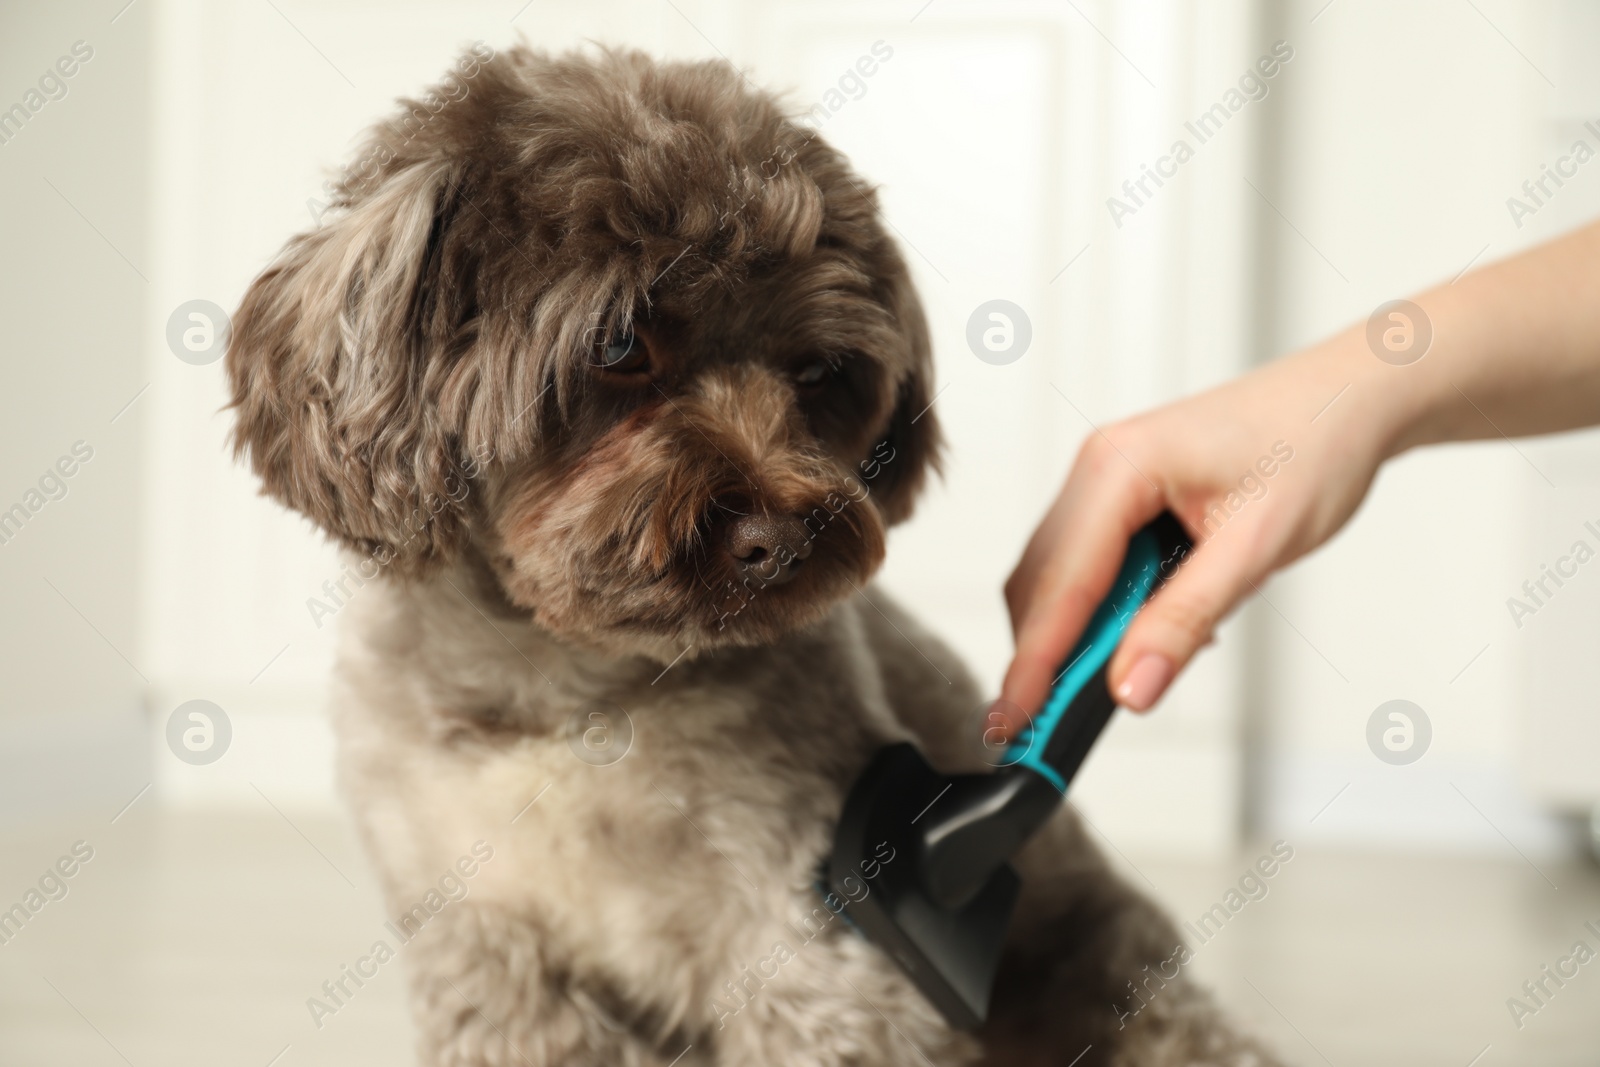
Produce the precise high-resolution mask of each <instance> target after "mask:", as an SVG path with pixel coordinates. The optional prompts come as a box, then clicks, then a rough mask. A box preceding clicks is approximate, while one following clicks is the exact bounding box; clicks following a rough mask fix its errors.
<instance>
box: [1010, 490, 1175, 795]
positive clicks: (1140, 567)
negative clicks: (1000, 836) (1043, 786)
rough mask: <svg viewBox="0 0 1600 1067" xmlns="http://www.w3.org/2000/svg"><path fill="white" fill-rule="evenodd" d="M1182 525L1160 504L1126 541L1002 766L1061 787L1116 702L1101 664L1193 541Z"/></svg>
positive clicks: (1080, 761)
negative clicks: (1109, 579)
mask: <svg viewBox="0 0 1600 1067" xmlns="http://www.w3.org/2000/svg"><path fill="white" fill-rule="evenodd" d="M1192 547H1193V546H1192V545H1191V543H1190V541H1189V537H1188V535H1187V534H1186V533H1185V532H1184V530H1183V526H1182V525H1181V524H1180V523H1179V522H1178V520H1177V519H1176V518H1174V517H1173V515H1172V513H1171V512H1162V513H1161V515H1160V516H1158V517H1157V518H1156V519H1155V520H1154V521H1153V522H1151V523H1149V524H1148V525H1146V526H1144V527H1143V528H1142V529H1140V530H1139V532H1138V533H1136V534H1134V535H1133V539H1132V540H1131V541H1129V542H1128V554H1127V555H1126V556H1125V557H1123V561H1122V569H1121V571H1119V572H1118V574H1117V578H1116V581H1115V582H1114V583H1112V586H1111V592H1109V593H1108V594H1106V598H1105V599H1104V600H1102V601H1101V602H1100V606H1099V607H1098V608H1096V609H1095V613H1094V615H1093V616H1091V617H1090V619H1089V624H1088V625H1087V626H1086V627H1084V631H1083V636H1082V637H1080V638H1079V639H1078V643H1077V645H1076V646H1074V647H1073V649H1072V652H1071V653H1070V654H1069V655H1068V656H1067V658H1066V661H1065V662H1064V663H1063V664H1062V667H1061V670H1060V671H1059V672H1058V673H1057V677H1056V680H1055V682H1054V684H1053V685H1051V687H1050V695H1049V696H1048V697H1047V698H1046V699H1045V703H1044V707H1043V708H1041V709H1040V711H1039V714H1038V715H1036V716H1035V717H1034V719H1033V722H1031V723H1030V724H1029V725H1028V726H1027V727H1026V728H1025V729H1024V730H1023V731H1022V732H1021V733H1019V734H1018V735H1017V736H1016V738H1015V739H1014V740H1013V741H1012V742H1011V744H1010V745H1008V746H1007V747H1006V750H1005V753H1004V755H1003V758H1002V761H1001V763H1002V766H1017V767H1026V768H1028V769H1029V770H1031V771H1033V772H1034V773H1036V774H1038V775H1039V776H1040V777H1042V778H1044V779H1045V780H1046V781H1048V782H1049V783H1050V784H1051V785H1053V786H1055V787H1056V791H1057V792H1060V793H1065V792H1066V791H1067V783H1068V782H1070V781H1071V780H1072V776H1073V775H1074V774H1076V773H1077V771H1078V767H1079V766H1080V765H1081V764H1082V763H1083V760H1084V757H1086V756H1087V755H1088V754H1089V749H1090V748H1091V747H1092V746H1093V744H1094V741H1095V739H1096V738H1097V737H1099V736H1100V731H1101V730H1103V729H1104V728H1105V725H1106V722H1107V721H1108V720H1109V719H1110V718H1111V713H1112V712H1113V711H1115V710H1116V702H1115V701H1114V700H1113V699H1112V697H1111V693H1110V691H1109V690H1108V688H1107V684H1106V677H1105V671H1106V666H1107V665H1108V664H1109V663H1110V662H1111V654H1112V653H1113V652H1115V651H1116V650H1117V646H1118V645H1119V644H1121V643H1122V638H1123V635H1124V634H1126V633H1127V631H1128V626H1129V624H1130V623H1132V622H1133V617H1134V615H1135V614H1137V613H1138V611H1139V609H1140V608H1142V607H1143V606H1144V605H1145V602H1146V601H1147V600H1149V599H1150V597H1151V595H1152V594H1154V593H1155V591H1156V590H1157V589H1159V588H1160V587H1161V586H1162V584H1163V583H1164V582H1165V581H1166V580H1167V578H1168V577H1170V576H1171V575H1172V574H1174V573H1176V571H1177V566H1178V563H1180V562H1181V561H1182V560H1183V558H1184V557H1185V556H1187V555H1188V553H1189V552H1190V551H1191V549H1192Z"/></svg>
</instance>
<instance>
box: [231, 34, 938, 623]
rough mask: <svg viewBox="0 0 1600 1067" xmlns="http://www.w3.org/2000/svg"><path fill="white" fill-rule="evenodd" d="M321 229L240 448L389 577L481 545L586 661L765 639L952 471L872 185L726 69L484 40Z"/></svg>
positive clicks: (404, 116) (250, 381)
mask: <svg viewBox="0 0 1600 1067" xmlns="http://www.w3.org/2000/svg"><path fill="white" fill-rule="evenodd" d="M333 207H334V210H333V211H332V212H331V213H330V214H329V215H328V216H327V218H326V219H325V220H324V221H323V224H322V225H321V226H320V227H319V228H317V229H315V230H313V231H311V232H309V233H305V234H302V235H300V236H298V237H296V238H294V239H293V240H291V241H290V242H289V244H288V246H287V247H286V248H285V249H284V251H283V252H282V254H281V255H280V256H279V258H278V259H277V261H276V262H274V263H273V265H272V266H270V267H269V268H268V269H267V270H266V271H265V272H264V273H262V275H261V276H260V277H259V278H257V279H256V281H255V282H254V284H253V285H252V286H251V287H250V290H249V292H248V293H247V294H246V295H245V298H244V301H243V304H242V305H241V307H240V308H239V312H238V315H237V317H236V319H235V322H234V329H233V339H232V343H231V345H230V350H229V354H228V372H229V375H230V377H231V381H232V386H233V404H234V406H235V407H236V409H237V414H238V422H237V426H236V430H235V446H236V449H237V450H238V451H240V452H246V451H247V452H248V454H249V456H250V461H251V463H252V464H253V466H254V468H255V470H256V472H257V473H258V474H259V475H260V476H261V478H262V480H263V482H264V483H265V488H266V491H267V492H268V493H270V494H271V495H273V496H275V497H276V498H277V499H279V500H280V501H282V502H283V503H285V504H287V505H289V506H290V507H292V508H296V509H298V510H299V511H301V512H304V513H305V514H306V515H308V516H309V517H310V518H311V519H312V520H313V521H315V522H316V523H317V524H318V525H320V526H321V527H322V528H323V529H325V530H326V531H328V532H329V533H330V534H332V535H333V536H334V537H336V538H338V539H339V540H340V541H342V542H344V543H345V544H347V545H349V546H352V547H354V548H356V549H357V550H358V551H362V552H366V553H370V554H371V555H372V556H373V557H374V558H375V559H376V561H377V562H378V563H379V564H382V565H384V566H385V567H387V568H388V569H390V570H391V571H393V572H395V573H397V574H399V575H404V576H415V575H418V574H421V573H424V572H426V571H427V570H428V569H430V568H432V567H434V566H437V565H438V564H440V563H443V562H446V561H448V560H450V559H451V558H452V557H453V556H455V555H457V554H459V553H461V552H462V551H464V550H469V549H470V550H472V551H474V552H476V553H478V554H479V555H480V556H481V558H482V559H484V560H486V561H487V562H488V563H489V565H490V567H491V569H492V572H493V574H494V575H495V577H496V578H497V579H498V581H499V584H500V585H501V587H502V590H503V592H504V594H505V598H506V599H507V600H509V601H510V602H511V603H512V604H515V605H517V606H519V607H521V608H523V609H526V610H528V611H530V612H531V613H532V615H533V617H534V618H535V620H536V621H537V622H539V623H540V624H541V625H543V626H545V627H547V628H549V629H550V630H552V631H554V632H556V633H557V634H560V635H564V636H568V637H572V638H576V639H580V640H583V641H585V642H587V643H589V644H593V645H599V646H601V647H605V648H608V649H614V650H627V649H653V650H660V649H662V648H667V647H672V646H674V645H676V646H677V647H682V646H683V645H684V644H685V643H687V642H689V641H693V642H696V643H699V644H701V645H702V646H705V645H715V644H726V643H752V642H761V641H768V640H771V639H772V638H773V637H775V636H777V635H778V634H780V633H782V632H784V631H785V630H787V629H789V628H792V627H795V626H798V625H803V624H805V623H806V622H809V621H811V620H814V619H816V618H818V617H819V616H820V615H821V614H822V613H823V612H824V611H825V610H826V609H827V608H828V607H829V606H830V605H831V604H832V603H834V602H836V601H837V600H838V599H840V598H841V597H843V596H845V595H848V594H849V593H850V591H851V588H852V585H853V584H855V585H859V584H860V583H862V582H864V581H865V580H866V579H867V578H868V577H869V576H870V574H871V573H872V572H873V570H874V569H875V568H876V567H877V566H878V564H879V562H880V561H881V559H882V556H883V551H884V536H885V529H886V527H887V526H888V525H890V524H892V523H894V522H896V521H898V520H900V519H902V518H904V517H905V516H906V515H907V514H908V513H909V511H910V508H911V503H912V499H913V497H914V496H915V494H916V492H917V490H918V488H919V487H920V485H921V483H922V481H923V479H924V475H925V473H926V471H927V469H928V468H929V466H930V465H932V463H933V462H934V459H935V454H936V452H937V447H938V431H937V429H936V423H935V417H934V414H933V413H932V412H931V411H930V410H928V407H929V405H930V403H931V402H932V398H933V393H932V390H931V389H930V375H931V368H930V357H929V350H928V336H927V328H926V324H925V322H924V319H923V314H922V309H921V307H920V305H919V303H918V301H917V298H916V295H915V293H914V291H913V290H912V287H911V283H910V280H909V277H908V275H907V271H906V266H905V263H904V261H903V260H902V259H901V257H900V255H899V253H898V252H897V250H896V249H895V247H894V245H893V244H892V242H891V241H890V240H889V238H888V236H887V235H886V233H885V232H884V228H883V226H882V225H881V224H880V222H879V220H878V218H877V207H876V202H875V198H874V194H873V192H872V190H871V189H870V188H868V187H867V186H866V184H865V183H863V182H862V181H861V180H860V179H859V178H858V177H856V176H855V175H854V174H853V173H852V172H851V170H850V168H849V167H848V166H847V164H846V162H845V160H844V159H843V158H842V157H841V156H840V155H839V153H838V152H836V151H834V150H833V149H832V148H830V147H828V146H827V145H826V144H825V143H824V142H823V141H822V140H821V139H820V138H818V137H817V136H816V134H815V132H814V131H812V130H810V129H808V128H807V127H805V126H802V125H800V124H797V123H795V122H792V121H790V120H789V119H788V118H786V117H785V116H784V114H783V112H782V110H781V109H780V107H779V106H778V104H777V103H776V102H775V101H774V100H772V99H771V98H770V97H768V96H766V95H765V94H763V93H760V92H756V91H753V90H752V89H751V88H750V87H749V86H748V85H747V84H746V83H745V82H744V80H743V79H742V77H741V75H740V74H738V73H737V72H736V71H735V70H733V69H732V68H731V67H729V66H728V65H726V64H722V63H699V64H666V63H656V62H653V61H651V60H650V59H648V58H646V57H645V56H643V55H640V54H637V53H611V52H606V53H600V54H598V55H596V56H593V57H581V56H565V57H559V58H550V57H546V56H543V55H539V54H535V53H532V52H529V51H527V50H525V49H516V50H512V51H509V52H505V53H502V54H499V55H489V54H487V50H485V49H482V48H481V46H480V48H479V49H475V50H474V51H472V52H469V53H467V54H466V55H465V56H464V57H463V60H462V63H461V64H460V65H459V66H458V68H457V70H456V72H455V73H454V74H453V75H452V76H451V78H450V79H448V80H447V81H446V82H445V83H444V84H443V85H442V86H441V87H440V88H439V89H438V90H436V91H435V93H434V94H433V95H432V96H431V97H430V98H428V99H426V100H424V101H420V102H409V101H408V102H406V103H405V105H404V107H403V110H402V113H401V114H400V115H399V116H398V117H396V118H394V119H391V120H390V121H388V122H386V123H384V124H382V125H381V126H379V127H378V128H377V129H376V130H374V131H373V134H372V135H371V137H370V138H369V140H368V142H367V144H366V147H365V149H364V151H363V152H362V154H361V155H360V157H359V159H358V163H357V165H355V166H353V167H351V168H350V169H349V170H348V171H347V172H346V173H345V175H344V176H343V178H342V179H341V181H340V183H339V185H338V187H337V189H336V193H335V197H334V205H333Z"/></svg>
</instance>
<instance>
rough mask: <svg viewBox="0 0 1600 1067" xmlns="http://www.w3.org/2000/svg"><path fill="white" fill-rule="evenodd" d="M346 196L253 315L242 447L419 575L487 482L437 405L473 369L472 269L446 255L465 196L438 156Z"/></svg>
mask: <svg viewBox="0 0 1600 1067" xmlns="http://www.w3.org/2000/svg"><path fill="white" fill-rule="evenodd" d="M345 201H346V202H345V203H344V204H342V205H341V206H342V210H340V211H339V212H337V213H335V214H330V215H329V216H328V217H327V219H326V220H325V222H324V224H323V226H322V227H321V228H320V229H316V230H313V231H311V232H308V233H304V234H301V235H300V236H298V237H296V238H294V239H293V240H292V241H291V242H290V243H289V244H288V245H287V246H286V247H285V248H284V250H283V252H282V254H281V255H280V256H279V257H278V259H277V260H276V261H275V262H274V263H273V264H272V265H271V266H270V267H268V268H267V269H266V270H265V271H264V272H263V273H262V274H261V276H260V277H258V278H257V279H256V280H255V282H254V283H253V284H252V285H251V286H250V289H249V291H248V292H247V293H246V294H245V297H244V301H243V303H242V304H241V305H240V307H239V311H238V314H237V315H236V316H235V319H234V322H233V334H232V339H231V342H230V344H229V349H228V376H229V379H230V382H231V385H232V392H233V399H232V406H233V407H234V408H235V409H236V414H237V422H236V424H235V426H234V430H233V446H234V451H235V454H236V455H237V454H241V453H248V454H249V457H250V463H251V465H252V466H253V468H254V469H255V471H256V473H257V474H258V475H259V476H260V477H261V480H262V483H263V486H264V491H265V492H266V493H268V494H269V495H271V496H273V497H275V498H277V499H278V500H279V501H281V502H282V503H284V504H286V505H288V506H289V507H291V508H294V509H296V510H298V511H300V512H303V513H304V514H305V515H307V516H309V517H310V518H311V519H312V521H314V522H315V523H316V524H317V525H319V526H320V527H322V528H323V529H324V530H325V531H327V532H328V533H330V534H331V535H333V536H334V537H336V538H338V539H339V540H340V541H342V542H344V543H345V544H347V545H349V546H352V547H354V548H357V549H359V550H362V551H366V552H371V553H373V554H374V555H376V556H377V557H378V558H379V559H380V561H382V562H384V563H390V562H393V563H394V564H396V565H397V566H398V567H399V568H401V569H403V570H414V569H415V568H417V567H419V566H422V565H424V564H426V563H428V562H430V561H433V560H437V559H441V558H444V557H446V556H448V555H449V554H450V551H451V549H452V548H453V547H455V546H456V545H457V544H458V543H459V541H460V540H461V538H462V535H463V516H462V513H461V509H460V508H459V507H458V506H457V505H458V504H459V502H460V499H461V496H462V494H463V493H464V491H465V477H464V476H465V474H470V473H473V472H472V471H470V470H465V471H464V469H463V467H464V465H463V461H462V457H461V456H460V455H459V454H458V450H459V449H460V448H461V441H460V435H459V432H458V429H457V428H456V427H452V426H450V425H446V418H445V417H444V416H443V415H441V413H440V412H441V408H440V405H439V404H438V403H436V402H434V401H436V400H437V399H438V394H440V393H441V392H447V391H449V390H450V388H451V387H452V385H454V386H455V387H456V388H458V389H459V387H460V386H461V383H460V382H452V381H450V380H445V381H440V380H439V378H438V371H439V369H440V368H449V367H450V366H452V365H457V364H460V363H462V362H465V361H464V360H462V359H461V356H462V355H463V353H464V352H465V350H466V348H468V347H470V345H471V341H472V339H471V337H470V336H467V334H468V333H469V331H470V330H471V329H472V328H473V325H472V322H471V320H472V319H473V318H474V316H472V315H471V314H470V306H471V300H472V298H471V293H470V291H468V287H469V283H468V281H466V280H463V276H465V278H466V279H470V276H471V274H472V271H471V270H470V268H467V269H463V267H462V264H461V263H459V262H454V261H456V260H458V259H459V256H456V255H452V254H450V253H449V252H447V250H446V248H445V242H446V236H447V233H448V230H449V227H450V225H451V223H452V220H453V218H454V217H455V215H456V211H455V207H456V206H457V205H458V202H459V193H458V191H457V184H456V179H455V177H454V176H453V174H452V173H451V167H450V165H449V163H448V162H447V161H445V160H443V159H441V158H438V157H435V158H433V159H431V160H421V159H418V160H414V161H412V162H410V163H409V164H408V165H404V166H400V167H397V168H395V169H393V170H391V171H390V172H389V173H387V174H386V175H385V176H384V177H383V178H382V180H381V182H380V183H378V184H377V185H375V186H373V187H372V188H371V189H370V190H368V191H365V192H363V193H360V194H350V193H347V195H346V197H345ZM452 357H454V358H452ZM456 369H457V370H458V372H459V371H461V368H460V367H459V366H457V368H456Z"/></svg>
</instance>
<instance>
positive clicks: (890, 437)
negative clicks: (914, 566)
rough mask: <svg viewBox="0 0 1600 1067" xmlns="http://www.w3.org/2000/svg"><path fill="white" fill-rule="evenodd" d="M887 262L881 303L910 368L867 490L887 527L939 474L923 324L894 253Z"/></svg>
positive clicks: (929, 351) (939, 437)
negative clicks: (875, 474) (876, 475)
mask: <svg viewBox="0 0 1600 1067" xmlns="http://www.w3.org/2000/svg"><path fill="white" fill-rule="evenodd" d="M893 260H894V263H893V266H892V267H891V268H890V269H889V270H888V271H887V272H886V273H887V279H886V281H887V293H886V295H887V303H888V306H889V310H890V311H891V312H892V313H893V314H894V317H895V320H896V322H897V323H898V325H899V329H900V333H901V335H902V336H903V337H904V338H905V341H906V346H907V351H908V353H909V356H910V366H909V369H908V371H907V372H906V373H905V374H904V375H903V376H902V377H901V379H900V382H899V385H898V387H897V390H896V393H895V405H894V412H893V414H891V415H890V416H889V428H888V430H887V431H886V433H885V434H884V438H883V440H882V441H881V442H880V443H879V444H878V445H877V446H876V449H875V451H874V457H873V458H874V459H875V460H876V461H877V462H878V469H879V470H880V471H881V474H880V478H879V480H878V481H877V482H876V483H875V484H874V485H873V490H872V495H873V498H874V499H876V500H877V502H878V508H879V510H880V511H881V512H882V513H883V517H884V521H886V522H888V523H890V524H891V525H892V524H894V523H897V522H901V521H903V520H905V519H907V518H909V517H910V515H911V509H912V507H913V506H914V505H915V503H916V499H917V495H918V494H919V493H920V492H921V491H922V487H923V485H924V484H925V483H926V481H927V478H928V474H929V472H930V471H931V472H934V473H937V472H938V471H939V467H940V463H939V460H940V453H941V452H942V450H943V448H944V435H943V434H942V433H941V432H940V429H939V417H938V416H937V415H936V414H935V413H934V410H933V398H934V396H935V395H936V394H935V393H934V389H933V346H932V344H931V343H930V342H929V338H928V319H927V316H926V315H924V314H923V311H922V301H921V300H920V299H918V297H917V291H916V288H915V286H913V285H912V284H911V276H910V272H909V271H907V270H906V266H905V262H904V261H903V260H901V258H900V256H899V255H898V254H895V255H894V256H893ZM885 446H887V447H885Z"/></svg>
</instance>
